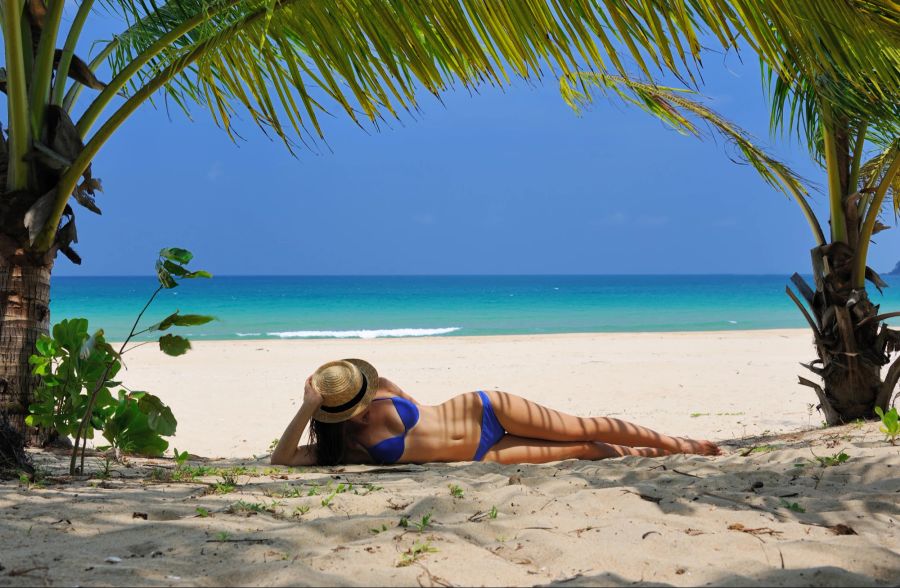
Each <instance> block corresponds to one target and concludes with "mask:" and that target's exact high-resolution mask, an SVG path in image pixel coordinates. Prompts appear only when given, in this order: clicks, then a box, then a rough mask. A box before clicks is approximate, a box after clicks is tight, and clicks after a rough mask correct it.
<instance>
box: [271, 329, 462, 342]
mask: <svg viewBox="0 0 900 588" xmlns="http://www.w3.org/2000/svg"><path fill="white" fill-rule="evenodd" d="M459 329H460V327H445V328H441V329H371V330H361V331H276V332H274V333H266V335H269V336H270V337H281V338H282V339H312V338H332V339H351V338H359V339H377V338H378V337H427V336H429V335H446V334H447V333H452V332H454V331H458V330H459Z"/></svg>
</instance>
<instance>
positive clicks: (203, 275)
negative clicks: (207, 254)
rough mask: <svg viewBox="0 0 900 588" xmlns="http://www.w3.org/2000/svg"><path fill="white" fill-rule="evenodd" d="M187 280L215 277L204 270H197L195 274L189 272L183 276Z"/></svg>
mask: <svg viewBox="0 0 900 588" xmlns="http://www.w3.org/2000/svg"><path fill="white" fill-rule="evenodd" d="M182 277H183V278H184V279H186V280H190V279H191V278H211V277H213V276H212V274H211V273H209V272H207V271H204V270H197V271H195V272H188V273H186V274H184V275H183V276H182Z"/></svg>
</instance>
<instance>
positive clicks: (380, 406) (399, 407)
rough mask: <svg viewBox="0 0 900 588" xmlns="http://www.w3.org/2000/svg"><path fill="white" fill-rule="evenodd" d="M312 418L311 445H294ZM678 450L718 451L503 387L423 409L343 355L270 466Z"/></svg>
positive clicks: (310, 393)
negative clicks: (569, 411) (551, 405)
mask: <svg viewBox="0 0 900 588" xmlns="http://www.w3.org/2000/svg"><path fill="white" fill-rule="evenodd" d="M310 419H312V426H311V427H310V441H311V443H310V444H309V445H304V446H302V447H298V443H299V442H300V436H301V435H302V434H303V429H304V428H306V425H307V423H309V422H310ZM672 453H699V454H701V455H716V454H718V453H719V448H718V447H716V445H715V444H714V443H712V442H711V441H698V440H694V439H687V438H680V437H669V436H668V435H662V434H660V433H657V432H656V431H652V430H650V429H646V428H644V427H641V426H638V425H635V424H633V423H629V422H627V421H621V420H619V419H611V418H605V417H588V418H580V417H576V416H572V415H568V414H565V413H562V412H558V411H556V410H552V409H550V408H546V407H544V406H541V405H540V404H536V403H534V402H531V401H529V400H525V399H524V398H520V397H519V396H515V395H513V394H507V393H506V392H496V391H495V392H482V391H480V390H479V391H478V392H469V393H466V394H460V395H458V396H455V397H453V398H451V399H450V400H447V401H446V402H444V403H442V404H438V405H436V406H423V405H420V404H419V403H418V402H416V401H415V399H413V398H412V397H410V396H409V395H408V394H406V393H405V392H403V391H402V390H401V389H400V388H398V387H397V385H396V384H394V383H392V382H390V381H389V380H387V379H385V378H379V377H378V372H376V371H375V368H374V367H373V366H372V365H371V364H369V363H367V362H365V361H363V360H361V359H346V360H341V361H333V362H331V363H327V364H325V365H323V366H322V367H320V368H319V369H318V370H316V372H315V373H314V374H313V375H311V376H310V377H309V378H308V379H307V380H306V386H305V389H304V393H303V404H302V405H301V406H300V410H299V411H298V412H297V415H296V416H295V417H294V419H293V420H292V421H291V423H290V424H289V425H288V427H287V429H285V431H284V434H283V435H282V436H281V439H280V440H279V441H278V445H277V446H276V447H275V451H274V452H272V464H273V465H288V466H298V465H334V464H339V463H343V464H349V463H379V464H392V463H426V462H447V461H469V460H474V461H496V462H499V463H544V462H548V461H558V460H562V459H604V458H607V457H620V456H623V455H642V456H647V457H656V456H661V455H669V454H672Z"/></svg>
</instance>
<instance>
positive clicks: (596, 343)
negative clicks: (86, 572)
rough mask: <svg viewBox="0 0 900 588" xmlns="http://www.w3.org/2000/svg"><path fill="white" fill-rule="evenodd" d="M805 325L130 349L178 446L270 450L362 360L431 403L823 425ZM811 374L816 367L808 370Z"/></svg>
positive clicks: (220, 452) (651, 419) (685, 429)
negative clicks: (316, 376) (326, 386)
mask: <svg viewBox="0 0 900 588" xmlns="http://www.w3.org/2000/svg"><path fill="white" fill-rule="evenodd" d="M811 341H812V339H811V336H810V334H809V332H808V331H805V330H772V331H737V332H702V333H685V332H681V333H601V334H568V335H539V336H497V337H433V338H429V337H421V338H404V339H374V340H360V339H347V340H335V339H318V340H306V341H298V340H293V341H290V340H286V341H273V340H250V341H209V342H207V341H199V342H194V343H193V347H194V348H193V349H192V350H191V351H190V352H189V353H188V354H187V355H184V356H182V357H177V358H172V357H168V356H166V355H163V354H162V353H160V352H159V350H158V349H154V348H153V346H150V345H148V346H145V347H141V348H138V349H136V350H135V351H134V353H133V354H130V355H129V356H128V357H127V367H128V369H127V371H126V372H125V375H124V376H123V378H124V381H125V382H126V383H127V385H128V386H129V387H131V388H133V389H135V390H148V391H152V392H153V393H154V394H157V395H159V396H160V397H161V398H163V399H164V400H165V402H167V403H169V405H170V406H171V407H172V410H173V411H174V413H175V415H176V417H177V418H178V433H177V435H176V436H175V437H174V438H173V444H174V445H175V446H177V447H178V448H179V449H180V450H188V451H190V452H191V453H194V454H196V455H202V456H204V457H248V456H252V455H261V454H263V453H266V452H267V448H268V446H269V444H270V443H271V442H272V440H273V439H274V438H276V437H278V436H279V435H280V434H281V432H282V430H283V429H284V426H285V425H286V424H287V421H288V420H290V417H291V416H293V414H294V412H295V411H296V410H297V409H298V408H299V402H300V399H301V397H302V393H303V381H304V380H305V379H306V377H307V376H308V375H309V374H310V373H312V372H313V370H315V369H316V367H318V366H319V365H322V364H323V363H325V362H327V361H330V360H332V359H337V358H341V357H361V358H363V359H366V360H368V361H370V362H371V363H373V364H374V365H375V366H376V367H377V368H378V370H379V373H380V374H381V375H383V376H386V377H388V378H389V379H391V380H392V381H393V382H395V383H396V384H398V385H399V386H400V387H401V388H403V390H404V391H406V392H407V393H408V394H410V395H412V396H413V397H415V398H416V399H417V400H418V401H419V402H421V403H423V404H435V403H439V402H442V401H444V400H446V399H447V398H450V397H451V396H453V395H455V394H459V393H461V392H468V391H471V390H479V389H483V390H495V389H496V390H504V391H507V392H512V393H514V394H519V395H520V396H524V397H526V398H529V399H531V400H534V401H536V402H540V403H543V404H546V405H547V406H550V407H551V408H555V409H557V410H562V411H566V412H570V413H573V414H577V415H581V416H597V415H605V416H615V417H619V418H624V419H627V420H632V421H635V422H638V423H640V424H644V425H647V426H650V427H652V428H655V429H658V430H660V431H663V432H666V433H670V434H673V435H690V436H693V437H708V438H711V439H715V440H725V439H736V438H741V437H745V436H748V435H760V434H764V433H778V432H785V431H796V430H799V429H801V428H807V427H810V426H817V425H818V424H819V423H820V422H821V421H822V419H821V417H820V416H819V415H818V414H816V413H815V412H812V413H811V412H810V409H809V405H810V403H812V402H813V401H814V399H815V398H814V395H813V394H812V393H811V390H809V389H808V388H803V387H802V386H799V385H795V382H796V381H797V375H798V374H801V373H803V372H805V371H806V370H804V369H803V368H802V367H800V366H799V365H798V362H800V361H809V360H810V359H811V358H813V357H814V351H813V347H812V342H811ZM804 375H806V374H804Z"/></svg>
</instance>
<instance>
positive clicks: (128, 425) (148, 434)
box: [103, 392, 169, 457]
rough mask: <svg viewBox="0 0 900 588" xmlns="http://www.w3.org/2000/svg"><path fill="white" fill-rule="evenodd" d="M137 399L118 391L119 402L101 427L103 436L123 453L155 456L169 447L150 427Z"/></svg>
mask: <svg viewBox="0 0 900 588" xmlns="http://www.w3.org/2000/svg"><path fill="white" fill-rule="evenodd" d="M138 405H139V401H138V400H135V399H134V398H130V397H128V396H125V395H123V394H122V393H121V392H120V402H119V404H118V406H117V407H116V411H115V413H114V414H113V416H112V417H111V418H110V419H109V420H108V421H107V422H106V425H105V426H104V428H103V436H104V437H106V438H107V439H108V440H109V442H110V443H112V444H113V445H114V446H116V447H118V448H119V449H120V450H121V451H123V452H125V453H135V454H139V455H148V456H152V457H157V456H160V455H162V454H163V453H164V452H165V450H166V449H167V448H168V447H169V443H168V441H166V440H165V439H163V438H162V437H161V436H160V434H159V433H158V432H156V431H154V430H153V429H152V428H151V427H150V423H149V418H148V417H147V415H146V414H144V413H143V412H141V410H140V408H139V406H138Z"/></svg>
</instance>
